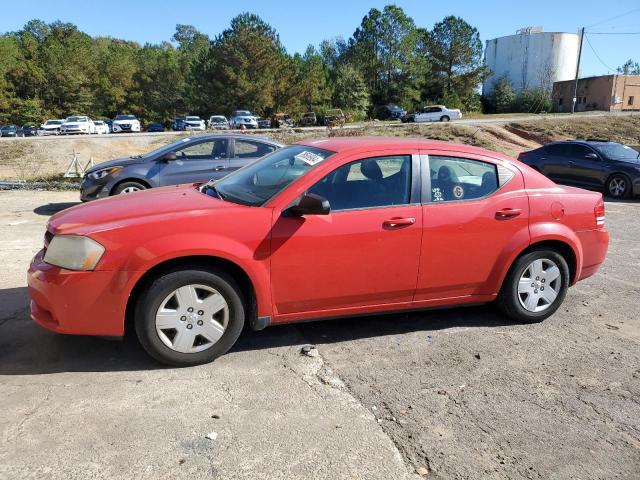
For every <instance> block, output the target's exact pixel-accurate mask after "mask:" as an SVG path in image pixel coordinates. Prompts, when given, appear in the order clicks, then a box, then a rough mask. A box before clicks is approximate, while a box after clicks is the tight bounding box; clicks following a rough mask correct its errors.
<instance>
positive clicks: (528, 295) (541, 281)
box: [518, 258, 562, 313]
mask: <svg viewBox="0 0 640 480" xmlns="http://www.w3.org/2000/svg"><path fill="white" fill-rule="evenodd" d="M561 287H562V276H561V275H560V269H559V268H558V265H556V263H555V262H554V261H553V260H550V259H548V258H539V259H536V260H534V261H533V262H531V263H530V264H529V265H528V266H527V267H526V268H525V269H524V271H523V272H522V275H521V276H520V280H519V281H518V300H519V301H520V305H522V308H524V309H525V310H527V311H529V312H534V313H537V312H542V311H544V310H546V309H547V308H549V307H550V306H551V305H552V304H553V302H554V301H555V299H556V298H557V296H558V294H559V293H560V290H561Z"/></svg>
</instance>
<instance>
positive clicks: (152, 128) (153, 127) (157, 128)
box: [147, 123, 164, 132]
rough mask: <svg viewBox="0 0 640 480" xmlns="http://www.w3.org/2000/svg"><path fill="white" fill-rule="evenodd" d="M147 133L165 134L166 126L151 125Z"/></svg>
mask: <svg viewBox="0 0 640 480" xmlns="http://www.w3.org/2000/svg"><path fill="white" fill-rule="evenodd" d="M147 132H164V125H162V124H161V123H150V124H149V126H148V127H147Z"/></svg>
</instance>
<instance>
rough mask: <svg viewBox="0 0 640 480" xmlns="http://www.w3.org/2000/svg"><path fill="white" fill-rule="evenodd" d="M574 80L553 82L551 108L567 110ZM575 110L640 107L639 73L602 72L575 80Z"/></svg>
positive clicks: (611, 110)
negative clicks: (576, 84) (606, 73)
mask: <svg viewBox="0 0 640 480" xmlns="http://www.w3.org/2000/svg"><path fill="white" fill-rule="evenodd" d="M574 85H575V81H574V80H565V81H563V82H555V83H554V84H553V108H554V111H556V112H570V111H571V102H572V99H573V89H574ZM576 98H577V100H576V112H584V111H589V110H605V111H607V112H620V111H624V110H640V75H603V76H600V77H587V78H581V79H579V80H578V91H577V94H576Z"/></svg>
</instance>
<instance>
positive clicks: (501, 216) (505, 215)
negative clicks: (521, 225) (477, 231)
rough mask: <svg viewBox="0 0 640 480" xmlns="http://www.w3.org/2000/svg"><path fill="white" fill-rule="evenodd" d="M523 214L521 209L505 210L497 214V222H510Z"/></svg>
mask: <svg viewBox="0 0 640 480" xmlns="http://www.w3.org/2000/svg"><path fill="white" fill-rule="evenodd" d="M521 213H522V209H521V208H503V209H502V210H498V211H497V212H496V220H509V219H510V218H515V217H517V216H518V215H520V214H521Z"/></svg>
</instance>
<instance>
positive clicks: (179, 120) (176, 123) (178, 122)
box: [171, 117, 187, 132]
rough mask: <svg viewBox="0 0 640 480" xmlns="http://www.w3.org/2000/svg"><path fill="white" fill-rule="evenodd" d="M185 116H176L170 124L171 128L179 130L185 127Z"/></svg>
mask: <svg viewBox="0 0 640 480" xmlns="http://www.w3.org/2000/svg"><path fill="white" fill-rule="evenodd" d="M185 118H186V117H176V118H175V119H174V120H173V123H172V124H171V130H173V131H176V132H180V131H183V130H185V129H186V128H187V124H186V123H185Z"/></svg>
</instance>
